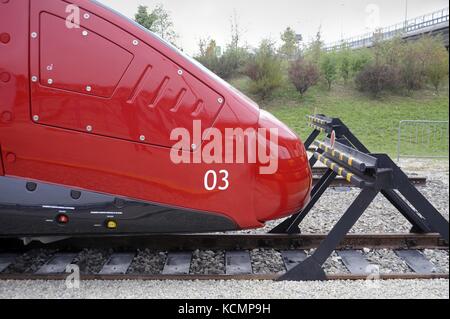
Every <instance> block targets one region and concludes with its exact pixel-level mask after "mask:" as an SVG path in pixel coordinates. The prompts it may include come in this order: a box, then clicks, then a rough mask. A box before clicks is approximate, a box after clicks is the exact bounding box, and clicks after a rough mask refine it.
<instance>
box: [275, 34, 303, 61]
mask: <svg viewBox="0 0 450 319" xmlns="http://www.w3.org/2000/svg"><path fill="white" fill-rule="evenodd" d="M281 40H282V41H283V44H282V46H281V47H280V49H279V53H280V54H281V55H282V56H284V57H286V58H288V59H293V58H295V57H296V56H298V54H299V53H300V48H299V40H298V36H297V34H296V33H295V31H294V30H292V29H291V27H287V28H286V30H285V31H284V32H283V33H282V34H281Z"/></svg>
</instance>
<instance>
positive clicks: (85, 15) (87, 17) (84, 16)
mask: <svg viewBox="0 0 450 319" xmlns="http://www.w3.org/2000/svg"><path fill="white" fill-rule="evenodd" d="M90 17H91V15H90V14H89V13H85V14H83V18H85V19H86V20H87V19H89V18H90Z"/></svg>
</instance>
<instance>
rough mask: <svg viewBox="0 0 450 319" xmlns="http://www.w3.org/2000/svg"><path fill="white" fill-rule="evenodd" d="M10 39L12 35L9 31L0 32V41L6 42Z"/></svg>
mask: <svg viewBox="0 0 450 319" xmlns="http://www.w3.org/2000/svg"><path fill="white" fill-rule="evenodd" d="M9 41H11V36H10V35H9V34H8V33H2V34H0V42H1V43H3V44H6V43H8V42H9Z"/></svg>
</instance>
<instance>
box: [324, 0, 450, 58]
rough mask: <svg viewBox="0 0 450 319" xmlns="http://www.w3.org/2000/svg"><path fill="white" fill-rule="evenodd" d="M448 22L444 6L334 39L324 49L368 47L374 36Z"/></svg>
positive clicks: (395, 33)
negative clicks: (373, 30) (354, 35)
mask: <svg viewBox="0 0 450 319" xmlns="http://www.w3.org/2000/svg"><path fill="white" fill-rule="evenodd" d="M445 22H447V23H448V22H449V8H448V7H447V8H444V9H441V10H438V11H435V12H432V13H429V14H425V15H423V16H420V17H416V18H413V19H410V20H408V21H405V22H400V23H397V24H394V25H391V26H388V27H385V28H381V29H379V30H377V31H375V32H371V33H365V34H362V35H359V36H356V37H351V38H347V39H344V40H341V41H336V42H333V43H330V44H328V45H326V46H325V50H326V51H331V50H334V49H338V48H341V47H342V46H344V47H348V48H351V49H357V48H363V47H370V46H372V45H373V43H374V39H375V37H379V38H380V40H389V39H392V38H394V37H396V36H399V35H404V36H407V35H408V33H412V32H416V31H419V30H422V29H425V28H429V27H433V26H436V25H439V24H441V23H445Z"/></svg>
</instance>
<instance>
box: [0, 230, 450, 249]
mask: <svg viewBox="0 0 450 319" xmlns="http://www.w3.org/2000/svg"><path fill="white" fill-rule="evenodd" d="M326 237H327V234H300V235H288V234H192V235H183V234H174V235H148V236H126V235H121V236H112V237H99V236H96V237H79V238H70V239H67V240H63V241H60V242H55V243H52V244H41V243H37V242H34V243H32V244H30V245H28V246H23V244H22V243H21V241H19V240H11V239H0V252H15V251H19V252H22V251H28V250H30V249H38V248H45V249H49V250H50V249H58V250H65V251H79V250H82V249H117V250H127V249H134V250H136V249H155V250H159V251H164V250H168V251H191V250H196V249H199V250H211V249H213V250H239V249H241V250H250V249H255V248H271V249H304V250H307V249H314V248H317V247H318V246H319V245H320V243H321V242H322V241H323V240H324V239H325V238H326ZM364 248H370V249H381V248H384V249H448V243H447V242H446V241H445V240H443V239H442V238H441V236H440V235H439V234H413V233H408V234H395V233H390V234H349V235H347V236H346V237H345V238H344V240H343V241H342V242H341V243H340V244H339V246H338V247H337V249H354V250H357V249H364Z"/></svg>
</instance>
